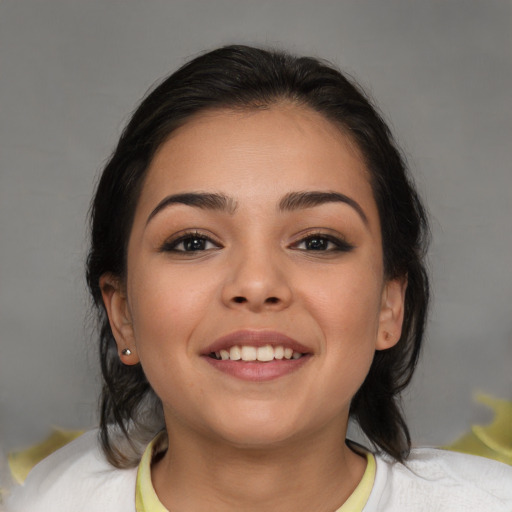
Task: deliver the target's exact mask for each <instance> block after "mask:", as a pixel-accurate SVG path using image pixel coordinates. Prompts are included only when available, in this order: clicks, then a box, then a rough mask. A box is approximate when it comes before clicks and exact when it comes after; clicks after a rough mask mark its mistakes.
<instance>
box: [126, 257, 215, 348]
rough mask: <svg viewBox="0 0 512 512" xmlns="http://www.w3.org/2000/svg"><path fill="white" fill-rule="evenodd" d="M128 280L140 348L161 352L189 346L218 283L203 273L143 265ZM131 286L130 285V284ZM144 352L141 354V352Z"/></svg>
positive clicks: (133, 318) (131, 307)
mask: <svg viewBox="0 0 512 512" xmlns="http://www.w3.org/2000/svg"><path fill="white" fill-rule="evenodd" d="M132 275H134V276H136V277H135V278H134V279H133V281H131V283H129V297H131V299H132V300H130V312H131V315H132V321H133V330H134V335H135V341H136V343H137V347H138V349H139V348H140V350H142V351H145V350H146V349H147V350H149V349H151V350H155V351H156V352H157V353H159V354H163V353H165V352H168V351H169V350H170V349H173V350H175V351H178V350H179V351H183V350H185V351H186V350H187V348H188V345H187V341H188V340H189V339H190V336H191V334H192V333H193V332H194V329H195V327H196V324H197V323H198V321H200V319H201V318H203V317H204V314H205V311H206V309H207V308H208V306H209V304H210V303H211V298H212V293H213V291H212V289H214V288H215V287H216V286H217V285H216V283H215V282H214V281H213V280H212V279H211V276H210V279H205V277H204V276H202V275H201V274H200V273H194V272H187V271H186V269H185V270H180V269H176V268H174V269H173V268H172V267H170V266H166V265H165V264H163V265H160V266H159V268H155V265H150V264H147V265H144V264H142V265H140V266H139V267H138V268H137V269H135V271H134V272H132ZM130 286H131V288H130ZM141 355H142V354H141Z"/></svg>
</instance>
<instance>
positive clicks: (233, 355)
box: [229, 345, 242, 361]
mask: <svg viewBox="0 0 512 512" xmlns="http://www.w3.org/2000/svg"><path fill="white" fill-rule="evenodd" d="M229 359H231V360H232V361H239V360H240V359H242V353H241V351H240V347H237V346H236V345H235V346H234V347H231V348H230V349H229Z"/></svg>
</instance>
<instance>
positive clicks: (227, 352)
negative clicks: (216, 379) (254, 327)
mask: <svg viewBox="0 0 512 512" xmlns="http://www.w3.org/2000/svg"><path fill="white" fill-rule="evenodd" d="M304 355H305V354H304V353H302V352H297V351H296V350H293V349H292V348H291V347H286V346H284V345H277V346H272V345H263V346H262V347H255V346H252V345H242V346H239V345H234V346H232V347H230V348H229V349H228V348H223V349H220V350H218V351H215V352H210V354H208V356H209V357H211V358H213V359H216V360H217V361H228V360H229V361H246V362H248V361H258V362H259V363H269V362H270V361H281V360H283V359H285V360H290V359H300V358H301V357H304Z"/></svg>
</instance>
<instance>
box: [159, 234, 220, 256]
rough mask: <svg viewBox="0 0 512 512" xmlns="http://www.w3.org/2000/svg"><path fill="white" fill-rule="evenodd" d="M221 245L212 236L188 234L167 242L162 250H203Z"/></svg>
mask: <svg viewBox="0 0 512 512" xmlns="http://www.w3.org/2000/svg"><path fill="white" fill-rule="evenodd" d="M218 248H219V245H218V244H216V243H215V242H213V241H212V240H211V239H210V238H208V237H206V236H203V235H199V234H186V235H183V236H180V237H179V238H177V239H176V240H170V241H168V242H166V243H165V244H164V245H163V247H162V249H161V250H162V252H187V253H192V252H201V251H208V250H211V249H218Z"/></svg>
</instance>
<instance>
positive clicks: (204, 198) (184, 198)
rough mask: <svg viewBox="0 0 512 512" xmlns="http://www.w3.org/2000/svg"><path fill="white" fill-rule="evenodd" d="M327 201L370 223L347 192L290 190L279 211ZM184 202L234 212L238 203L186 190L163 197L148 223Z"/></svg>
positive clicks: (215, 194)
mask: <svg viewBox="0 0 512 512" xmlns="http://www.w3.org/2000/svg"><path fill="white" fill-rule="evenodd" d="M326 203H345V204H347V205H349V206H351V207H352V208H353V209H354V210H355V211H356V212H357V213H358V214H359V216H360V217H361V219H362V220H363V222H364V223H365V224H366V225H368V217H367V216H366V214H365V213H364V210H363V209H362V208H361V206H360V205H359V203H358V202H357V201H355V200H354V199H352V198H351V197H349V196H346V195H345V194H340V193H339V192H323V191H304V192H290V193H289V194H286V195H285V196H284V197H283V198H282V199H281V200H280V201H279V204H278V209H279V211H282V212H285V211H295V210H302V209H306V208H313V207H315V206H320V205H323V204H326ZM174 204H184V205H187V206H192V207H195V208H200V209H203V210H216V211H220V212H226V213H229V214H231V215H232V214H234V213H235V211H236V209H237V207H238V204H237V202H236V200H235V199H233V198H232V197H229V196H226V195H224V194H220V193H207V192H186V193H183V194H173V195H170V196H167V197H165V198H164V199H162V200H161V201H160V202H159V203H158V205H157V206H156V207H155V208H154V209H153V211H152V212H151V213H150V214H149V216H148V218H147V220H146V225H147V224H148V223H149V222H150V221H151V219H152V218H153V217H154V216H155V215H157V214H158V213H159V212H160V211H162V210H163V209H165V208H167V207H169V206H171V205H174Z"/></svg>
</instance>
